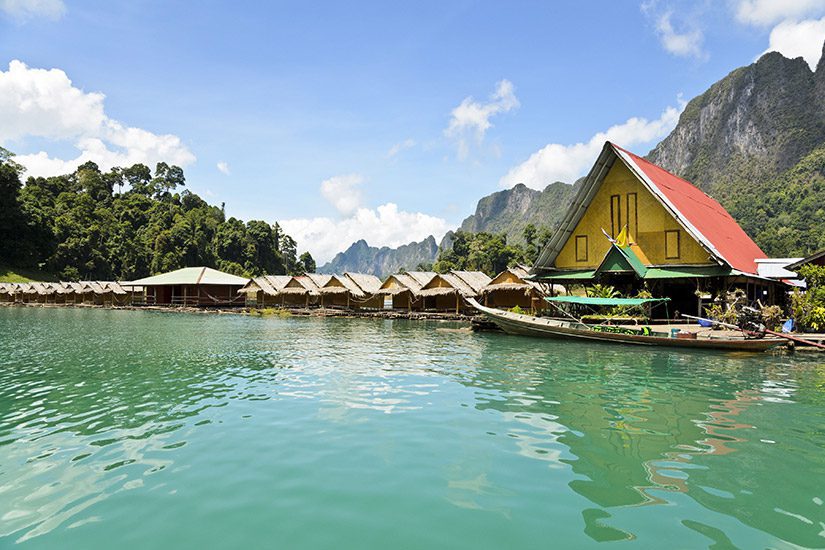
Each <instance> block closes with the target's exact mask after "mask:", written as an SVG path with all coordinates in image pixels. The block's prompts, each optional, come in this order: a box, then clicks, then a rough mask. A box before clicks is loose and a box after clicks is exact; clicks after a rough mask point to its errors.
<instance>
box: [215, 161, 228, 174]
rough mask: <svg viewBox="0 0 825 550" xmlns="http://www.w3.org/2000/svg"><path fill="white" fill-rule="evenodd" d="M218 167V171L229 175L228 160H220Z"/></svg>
mask: <svg viewBox="0 0 825 550" xmlns="http://www.w3.org/2000/svg"><path fill="white" fill-rule="evenodd" d="M216 167H217V168H218V172H220V173H221V174H224V175H226V176H228V175H229V165H228V164H227V163H226V162H224V161H220V162H218V164H217V165H216Z"/></svg>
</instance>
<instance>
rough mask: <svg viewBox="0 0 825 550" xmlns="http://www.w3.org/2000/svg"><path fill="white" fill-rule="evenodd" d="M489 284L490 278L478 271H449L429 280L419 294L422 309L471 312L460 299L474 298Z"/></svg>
mask: <svg viewBox="0 0 825 550" xmlns="http://www.w3.org/2000/svg"><path fill="white" fill-rule="evenodd" d="M489 283H490V277H488V276H487V275H486V274H484V273H482V272H480V271H450V272H449V273H440V274H437V275H436V276H435V277H433V278H432V279H430V281H429V282H428V283H427V284H426V285H424V286H423V287H422V289H421V292H420V293H419V294H420V295H421V297H422V299H423V301H424V304H423V307H424V309H432V310H435V311H453V310H454V311H455V312H456V313H459V312H460V311H461V310H471V309H472V307H470V306H469V305H468V304H467V303H466V302H465V301H464V300H463V299H462V298H475V297H477V296H478V295H479V293H480V292H481V290H482V289H483V288H484V287H485V286H487V285H488V284H489Z"/></svg>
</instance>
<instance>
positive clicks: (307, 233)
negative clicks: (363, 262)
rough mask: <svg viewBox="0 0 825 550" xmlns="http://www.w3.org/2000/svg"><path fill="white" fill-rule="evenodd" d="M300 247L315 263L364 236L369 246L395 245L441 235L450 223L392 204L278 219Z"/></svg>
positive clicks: (344, 248)
mask: <svg viewBox="0 0 825 550" xmlns="http://www.w3.org/2000/svg"><path fill="white" fill-rule="evenodd" d="M280 224H281V226H282V227H283V228H284V231H286V232H287V233H288V234H289V235H291V236H292V237H293V238H294V239H295V240H296V241H297V242H298V246H299V247H300V248H301V249H302V250H304V249H305V250H309V252H310V253H311V254H312V256H313V257H314V258H315V260H316V261H317V262H318V264H319V265H320V264H322V263H325V262H328V261H329V260H331V259H332V257H333V256H335V254H337V253H338V252H342V251H343V250H346V249H347V248H348V247H349V246H350V245H351V244H352V243H354V242H355V241H357V240H359V239H365V240H366V241H367V242H368V243H369V244H370V246H379V247H380V246H389V247H397V246H400V245H402V244H407V243H409V242H412V241H420V240H422V239H426V238H427V237H428V236H430V235H433V236H435V237H436V238H438V237H440V236H441V235H444V234H445V233H446V232H447V231H448V230H449V229H450V227H449V224H448V223H447V221H446V220H444V219H442V218H437V217H435V216H429V215H427V214H422V213H420V212H404V211H403V210H399V209H398V206H397V205H395V204H393V203H387V204H383V205H381V206H379V207H377V208H375V209H372V208H358V209H357V210H356V211H355V212H354V214H353V215H352V216H350V217H348V218H345V219H340V220H335V219H332V218H304V219H293V220H284V221H282V222H280Z"/></svg>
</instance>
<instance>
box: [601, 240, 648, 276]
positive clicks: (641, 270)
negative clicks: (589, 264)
mask: <svg viewBox="0 0 825 550" xmlns="http://www.w3.org/2000/svg"><path fill="white" fill-rule="evenodd" d="M596 273H597V274H598V273H635V274H636V275H637V276H638V277H639V278H640V279H643V278H644V276H645V274H646V273H647V267H646V266H645V265H644V264H643V263H642V261H641V260H640V259H639V257H638V256H636V253H635V252H633V250H631V249H630V248H629V247H628V248H621V247H619V246H616V245H615V244H614V245H612V246H611V247H610V250H608V251H607V254H605V255H604V259H603V260H602V263H601V264H599V267H598V268H596Z"/></svg>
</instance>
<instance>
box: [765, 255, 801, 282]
mask: <svg viewBox="0 0 825 550" xmlns="http://www.w3.org/2000/svg"><path fill="white" fill-rule="evenodd" d="M800 260H802V258H765V259H762V260H756V269H757V274H758V275H759V276H760V277H768V278H769V279H796V277H797V275H796V273H795V272H793V271H791V270H789V269H788V268H787V266H789V265H791V264H795V263H797V262H798V261H800Z"/></svg>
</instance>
